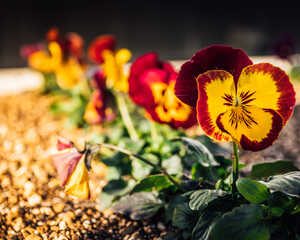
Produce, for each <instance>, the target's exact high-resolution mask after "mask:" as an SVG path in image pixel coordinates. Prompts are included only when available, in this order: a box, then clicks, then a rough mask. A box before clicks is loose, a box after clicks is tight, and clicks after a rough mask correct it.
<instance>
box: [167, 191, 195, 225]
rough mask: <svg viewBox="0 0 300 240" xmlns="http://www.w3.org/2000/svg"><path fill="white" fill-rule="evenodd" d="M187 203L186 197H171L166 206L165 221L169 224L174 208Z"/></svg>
mask: <svg viewBox="0 0 300 240" xmlns="http://www.w3.org/2000/svg"><path fill="white" fill-rule="evenodd" d="M188 201H189V199H188V197H186V196H182V195H176V196H175V197H173V198H172V199H171V200H170V201H169V202H168V204H167V206H166V211H165V221H166V222H169V221H170V220H172V217H173V214H174V210H175V208H176V207H177V206H178V205H179V204H183V203H185V202H188Z"/></svg>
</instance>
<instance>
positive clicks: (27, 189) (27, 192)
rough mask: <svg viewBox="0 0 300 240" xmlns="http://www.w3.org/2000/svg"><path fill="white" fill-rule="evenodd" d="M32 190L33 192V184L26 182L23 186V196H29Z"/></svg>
mask: <svg viewBox="0 0 300 240" xmlns="http://www.w3.org/2000/svg"><path fill="white" fill-rule="evenodd" d="M33 190H34V184H33V183H32V182H30V181H27V182H26V183H25V184H24V193H23V195H24V196H25V197H29V196H30V195H31V193H33Z"/></svg>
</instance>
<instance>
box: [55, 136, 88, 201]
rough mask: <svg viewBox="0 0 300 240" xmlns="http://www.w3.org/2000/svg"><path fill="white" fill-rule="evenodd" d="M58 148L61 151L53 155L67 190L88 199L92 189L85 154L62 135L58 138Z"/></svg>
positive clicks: (61, 180) (62, 182) (68, 192)
mask: <svg viewBox="0 0 300 240" xmlns="http://www.w3.org/2000/svg"><path fill="white" fill-rule="evenodd" d="M57 149H58V151H59V152H58V153H57V154H54V155H52V160H53V163H54V166H55V168H56V170H57V173H58V176H59V178H60V182H61V185H62V186H64V187H65V192H66V193H67V194H69V195H72V196H75V197H78V198H82V199H88V198H89V196H90V189H89V182H88V180H89V178H88V170H87V168H86V165H85V161H84V159H85V154H82V153H80V152H79V151H78V150H77V148H76V147H75V146H74V144H73V143H72V142H70V141H69V140H67V139H64V138H61V137H59V138H58V140H57Z"/></svg>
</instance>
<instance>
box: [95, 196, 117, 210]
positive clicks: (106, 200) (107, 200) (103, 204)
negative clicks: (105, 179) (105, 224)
mask: <svg viewBox="0 0 300 240" xmlns="http://www.w3.org/2000/svg"><path fill="white" fill-rule="evenodd" d="M114 199H115V196H114V195H111V194H108V193H105V192H101V193H100V196H99V206H100V210H101V211H103V210H105V209H107V208H110V207H111V206H112V204H113V201H114Z"/></svg>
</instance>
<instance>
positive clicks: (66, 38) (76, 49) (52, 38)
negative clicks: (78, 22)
mask: <svg viewBox="0 0 300 240" xmlns="http://www.w3.org/2000/svg"><path fill="white" fill-rule="evenodd" d="M46 40H47V41H48V43H49V42H57V43H58V44H59V45H60V47H61V49H62V52H63V56H64V59H67V58H69V57H73V58H76V59H77V61H81V59H82V57H83V39H82V37H81V36H80V35H79V34H77V33H73V32H69V33H66V34H65V35H61V34H60V31H59V29H58V28H56V27H53V28H50V29H49V31H48V32H47V33H46Z"/></svg>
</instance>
